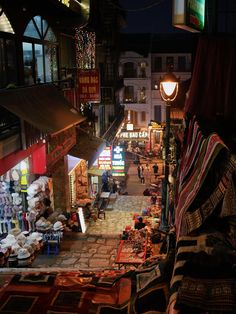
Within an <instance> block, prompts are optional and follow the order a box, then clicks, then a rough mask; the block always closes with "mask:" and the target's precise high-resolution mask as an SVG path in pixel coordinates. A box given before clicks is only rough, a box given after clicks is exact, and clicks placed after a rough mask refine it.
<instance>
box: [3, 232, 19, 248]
mask: <svg viewBox="0 0 236 314" xmlns="http://www.w3.org/2000/svg"><path fill="white" fill-rule="evenodd" d="M1 243H2V245H4V246H6V247H11V246H12V245H13V244H15V243H16V238H15V237H14V235H12V234H8V235H7V236H6V238H5V239H2V240H1Z"/></svg>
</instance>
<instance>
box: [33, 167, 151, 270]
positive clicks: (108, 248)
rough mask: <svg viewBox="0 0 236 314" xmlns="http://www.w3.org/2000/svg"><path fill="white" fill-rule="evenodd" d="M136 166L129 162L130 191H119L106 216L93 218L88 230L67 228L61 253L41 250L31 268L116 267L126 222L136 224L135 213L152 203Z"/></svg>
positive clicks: (128, 188) (128, 182) (131, 224)
mask: <svg viewBox="0 0 236 314" xmlns="http://www.w3.org/2000/svg"><path fill="white" fill-rule="evenodd" d="M136 169H137V166H136V165H134V164H132V163H131V164H130V168H129V172H128V180H127V190H128V195H119V196H118V197H117V199H116V200H115V202H114V203H113V204H112V208H111V209H110V210H109V211H106V218H105V219H98V220H97V221H96V222H94V221H90V223H89V226H88V228H87V230H86V233H85V234H81V233H76V232H70V231H69V232H68V231H67V232H65V233H64V237H63V239H62V241H61V244H60V251H59V254H58V255H49V256H48V255H46V254H45V253H44V254H40V255H38V257H37V258H36V259H35V261H34V263H33V265H32V268H34V267H36V268H39V267H40V268H41V269H43V268H47V267H51V268H72V269H76V268H77V269H81V270H88V269H90V270H93V269H110V268H117V265H116V264H115V263H114V261H115V257H116V253H117V248H118V244H119V240H120V235H121V234H122V231H123V230H124V229H125V227H126V226H127V225H130V226H133V220H132V217H133V214H134V213H141V211H142V209H144V208H145V207H147V206H148V205H149V204H150V197H147V196H143V195H142V192H143V190H144V189H145V188H146V186H145V185H142V184H141V183H140V182H139V179H138V177H137V173H136Z"/></svg>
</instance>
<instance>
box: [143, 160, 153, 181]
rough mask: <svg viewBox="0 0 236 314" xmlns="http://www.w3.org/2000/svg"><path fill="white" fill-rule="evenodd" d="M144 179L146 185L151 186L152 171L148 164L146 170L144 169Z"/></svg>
mask: <svg viewBox="0 0 236 314" xmlns="http://www.w3.org/2000/svg"><path fill="white" fill-rule="evenodd" d="M144 177H145V181H146V183H147V184H150V183H151V171H150V168H149V165H148V164H146V166H145V169H144Z"/></svg>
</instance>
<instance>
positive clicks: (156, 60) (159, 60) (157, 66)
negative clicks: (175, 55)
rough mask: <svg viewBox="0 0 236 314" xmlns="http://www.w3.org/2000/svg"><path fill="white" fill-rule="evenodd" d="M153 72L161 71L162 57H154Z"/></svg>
mask: <svg viewBox="0 0 236 314" xmlns="http://www.w3.org/2000/svg"><path fill="white" fill-rule="evenodd" d="M153 72H162V58H161V57H155V58H154V64H153Z"/></svg>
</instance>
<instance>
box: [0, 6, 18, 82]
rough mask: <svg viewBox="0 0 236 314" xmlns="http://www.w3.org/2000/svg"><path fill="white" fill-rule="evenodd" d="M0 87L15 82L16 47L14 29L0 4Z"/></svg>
mask: <svg viewBox="0 0 236 314" xmlns="http://www.w3.org/2000/svg"><path fill="white" fill-rule="evenodd" d="M0 32H2V33H4V35H2V36H1V37H0V73H1V75H0V88H5V87H7V86H8V85H9V84H15V85H16V84H17V71H16V69H17V67H16V47H15V40H14V39H13V37H14V34H15V33H14V30H13V28H12V26H11V23H10V21H9V20H8V18H7V16H6V15H5V13H4V12H3V10H2V8H1V6H0Z"/></svg>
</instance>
